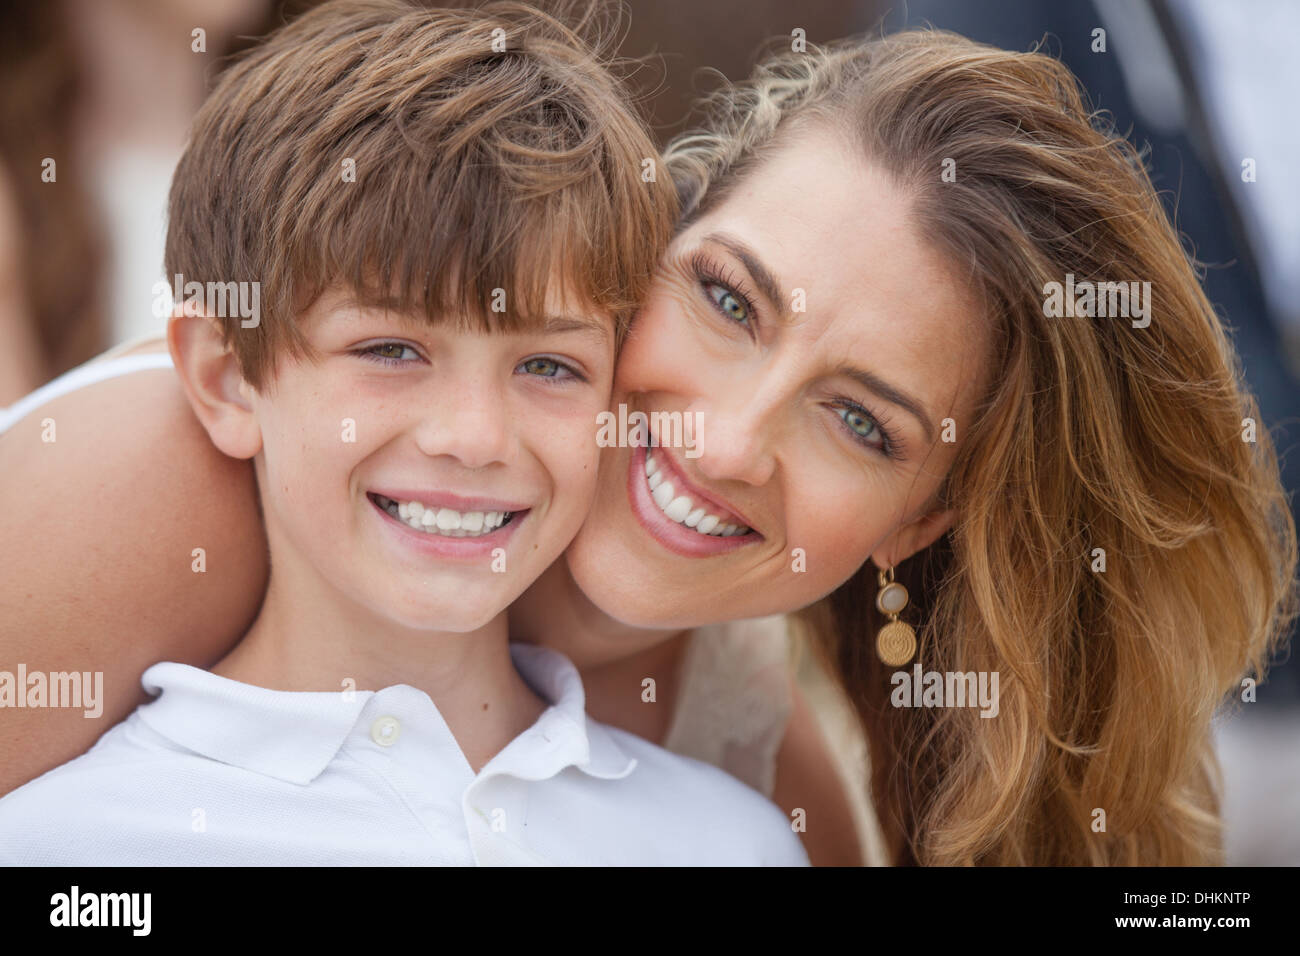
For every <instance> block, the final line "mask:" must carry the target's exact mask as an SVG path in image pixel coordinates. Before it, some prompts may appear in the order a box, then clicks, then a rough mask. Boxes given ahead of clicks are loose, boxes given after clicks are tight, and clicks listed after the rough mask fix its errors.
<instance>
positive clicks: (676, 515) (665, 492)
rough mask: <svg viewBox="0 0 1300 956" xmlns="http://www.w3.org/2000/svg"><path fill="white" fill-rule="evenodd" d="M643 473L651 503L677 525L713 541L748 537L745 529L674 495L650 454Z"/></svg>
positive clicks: (671, 487) (674, 490) (647, 453)
mask: <svg viewBox="0 0 1300 956" xmlns="http://www.w3.org/2000/svg"><path fill="white" fill-rule="evenodd" d="M645 473H646V475H647V477H646V485H648V486H649V488H650V497H651V498H653V499H654V503H655V504H656V505H658V506H659V510H660V511H662V512H663V513H664V514H665V515H667V516H668V517H669V518H671V519H672V520H673V521H676V522H677V523H678V524H680V525H683V526H685V527H687V528H692V529H694V530H695V531H696V532H698V533H699V534H704V535H712V536H713V537H715V538H722V537H732V536H735V535H741V534H749V528H747V527H745V526H744V525H738V524H732V523H727V522H725V521H723V520H722V519H721V518H720V517H718V516H717V515H711V514H709V513H708V512H707V511H705V510H704V509H703V508H697V507H695V502H694V500H692V499H691V498H690V497H689V496H687V495H679V494H677V489H675V488H674V487H673V483H672V482H671V481H669V480H667V479H666V478H664V475H663V472H661V471H660V470H659V463H658V462H657V461H655V459H654V456H653V455H652V454H650V452H649V450H647V451H646V456H645Z"/></svg>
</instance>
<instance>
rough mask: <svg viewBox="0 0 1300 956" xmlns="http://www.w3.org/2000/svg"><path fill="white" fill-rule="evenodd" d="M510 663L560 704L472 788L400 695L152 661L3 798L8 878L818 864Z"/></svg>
mask: <svg viewBox="0 0 1300 956" xmlns="http://www.w3.org/2000/svg"><path fill="white" fill-rule="evenodd" d="M510 650H511V656H512V658H513V659H514V663H515V667H516V668H517V669H518V670H519V672H520V674H521V675H522V676H523V678H524V679H525V680H526V681H527V682H528V683H529V685H530V686H532V688H533V689H534V690H535V691H536V692H537V693H538V694H539V695H540V696H541V697H543V698H544V699H546V700H547V701H549V702H550V703H551V706H550V707H549V708H548V709H547V710H546V711H545V712H544V713H543V714H542V715H541V717H540V718H538V720H537V722H536V723H535V724H533V726H532V727H530V728H529V729H528V730H526V731H524V732H523V733H522V734H520V735H519V736H518V737H516V738H515V739H514V740H513V741H511V742H510V743H509V744H508V745H507V746H506V747H505V749H503V750H502V751H501V752H500V753H498V754H497V755H496V756H495V757H493V758H492V760H490V761H489V762H488V763H487V764H486V765H485V766H484V767H483V769H482V770H480V771H479V773H478V774H475V773H474V772H473V771H472V770H471V768H470V766H469V764H468V763H467V762H466V760H465V757H464V755H463V754H462V752H461V750H460V747H459V746H458V745H457V743H456V740H455V738H454V737H453V736H452V735H451V731H450V730H449V729H448V727H447V724H446V723H445V722H444V721H443V719H442V716H441V715H440V714H439V713H438V709H437V707H435V706H434V703H433V701H432V699H430V697H429V695H428V694H426V693H424V692H423V691H421V690H417V689H416V688H414V687H411V686H408V685H406V684H398V685H395V686H392V687H386V688H384V689H383V690H380V691H356V692H354V693H352V694H351V695H348V694H344V693H342V692H337V693H332V692H328V691H321V692H291V691H278V690H269V689H267V688H263V687H256V686H253V685H251V684H244V683H240V682H239V681H234V680H230V679H228V678H225V677H220V676H218V675H216V674H212V673H209V672H208V671H204V670H200V669H198V668H196V667H190V666H188V665H186V664H176V663H162V664H155V665H154V666H153V667H150V668H149V669H148V670H147V671H145V673H144V676H143V678H142V683H143V684H144V687H145V690H146V691H148V692H150V693H156V694H159V695H160V696H158V697H157V699H156V700H153V701H151V702H149V703H147V704H144V705H142V706H141V707H139V708H137V709H136V711H135V712H134V713H133V714H131V716H130V717H128V718H127V719H126V720H124V721H123V722H122V723H120V724H118V725H117V726H115V727H113V728H112V729H110V730H109V731H108V732H107V733H105V734H104V736H103V737H101V738H100V739H99V741H98V743H96V744H95V746H94V747H92V748H91V749H90V750H89V751H88V752H87V753H85V754H84V755H82V756H81V757H78V758H76V759H75V760H72V761H69V762H68V763H66V764H63V765H62V766H60V767H56V768H55V769H53V770H51V771H50V772H49V773H47V774H45V775H43V776H41V777H39V778H37V779H36V780H33V781H32V782H31V783H29V784H27V785H26V786H23V787H20V788H18V789H17V790H15V791H13V792H12V793H10V794H9V795H8V796H6V797H4V798H3V799H0V864H5V865H35V866H186V865H216V866H223V865H251V866H262V865H269V866H277V865H322V866H342V865H438V864H445V865H466V866H472V865H475V864H478V865H483V866H486V865H519V864H522V865H530V864H558V865H631V864H646V865H741V866H745V865H778V866H780V865H793V866H806V865H808V857H807V855H806V854H805V853H804V850H803V847H802V845H801V844H800V841H799V838H798V836H796V835H795V833H794V832H793V831H792V829H791V826H790V822H789V820H788V818H787V817H786V816H785V814H784V813H782V811H781V810H780V809H778V808H777V807H776V806H775V805H774V804H772V803H771V802H769V801H768V800H767V799H766V798H764V797H763V796H762V795H761V794H759V793H758V792H756V791H754V790H752V789H751V788H749V787H747V786H745V785H744V784H742V783H740V782H739V781H737V780H735V779H734V778H732V777H730V776H728V775H727V774H725V773H723V772H722V771H721V770H718V769H717V768H716V767H712V766H710V765H708V764H705V763H701V762H699V761H696V760H692V759H690V758H687V757H681V756H678V755H676V754H672V753H669V752H668V751H666V750H664V749H662V748H661V747H657V746H655V745H654V744H651V743H649V742H648V741H646V740H643V739H641V738H640V737H637V736H634V735H633V734H630V733H627V732H625V731H622V730H618V729H617V728H614V727H609V726H606V725H604V724H601V723H598V722H597V721H595V720H592V719H591V718H590V717H588V716H587V714H586V712H585V701H584V693H583V688H582V679H581V677H580V676H579V675H578V671H577V669H576V668H575V667H574V666H573V664H572V663H570V662H569V660H568V659H567V658H566V657H564V656H563V655H561V654H558V653H557V652H555V651H551V650H547V649H544V648H540V647H533V646H529V645H524V644H511V645H510ZM646 706H653V705H650V704H647V705H646Z"/></svg>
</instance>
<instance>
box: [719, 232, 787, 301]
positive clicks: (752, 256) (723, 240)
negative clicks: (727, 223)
mask: <svg viewBox="0 0 1300 956" xmlns="http://www.w3.org/2000/svg"><path fill="white" fill-rule="evenodd" d="M704 241H705V242H716V243H717V244H718V245H720V246H722V248H724V249H726V250H727V251H728V252H730V253H731V254H732V255H733V256H735V257H736V258H737V259H739V260H740V261H741V262H742V263H744V265H745V268H746V269H747V270H749V274H750V275H751V276H753V278H754V282H755V283H756V284H757V285H758V290H759V291H760V292H762V293H763V295H764V296H766V297H767V300H768V301H769V302H771V303H772V306H773V308H775V309H776V311H777V312H778V313H779V314H781V315H785V314H786V309H785V303H786V302H787V301H788V300H787V299H786V296H785V294H784V293H783V292H782V291H781V281H780V280H779V279H778V278H777V277H776V276H775V275H774V274H773V273H772V271H771V270H770V269H768V267H767V266H765V265H763V260H761V259H760V258H758V253H756V252H755V251H754V250H753V249H751V248H750V247H749V246H747V245H745V244H744V243H743V242H741V241H740V240H739V239H737V238H736V237H735V236H730V235H727V234H726V233H721V232H711V233H709V234H708V235H707V236H705V237H704Z"/></svg>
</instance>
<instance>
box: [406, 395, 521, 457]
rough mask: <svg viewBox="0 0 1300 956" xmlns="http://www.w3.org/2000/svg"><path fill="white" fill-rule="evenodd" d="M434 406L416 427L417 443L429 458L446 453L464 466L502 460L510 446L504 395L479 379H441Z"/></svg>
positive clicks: (506, 455)
mask: <svg viewBox="0 0 1300 956" xmlns="http://www.w3.org/2000/svg"><path fill="white" fill-rule="evenodd" d="M438 392H439V394H438V396H437V397H436V400H435V401H434V402H433V404H432V408H433V410H432V411H431V412H430V413H429V414H427V415H425V416H424V417H423V419H422V421H421V422H420V424H419V426H418V427H417V430H416V439H415V440H416V445H417V446H418V447H419V449H420V450H421V451H422V452H424V454H426V455H428V456H429V457H431V458H435V457H437V456H439V455H448V456H450V457H452V458H455V459H456V460H457V461H458V462H459V463H460V464H461V465H463V466H464V467H466V468H484V467H486V466H488V465H491V464H495V463H499V462H504V461H505V460H506V458H507V457H508V454H509V449H510V423H509V420H508V419H509V416H508V415H507V412H506V407H505V396H504V395H502V394H501V393H500V391H499V390H497V389H494V388H491V387H485V386H484V385H483V384H482V383H476V382H472V381H466V380H463V379H462V380H457V381H455V382H449V381H443V382H442V383H441V384H440V387H439V388H438Z"/></svg>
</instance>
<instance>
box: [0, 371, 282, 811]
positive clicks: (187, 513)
mask: <svg viewBox="0 0 1300 956" xmlns="http://www.w3.org/2000/svg"><path fill="white" fill-rule="evenodd" d="M51 419H52V420H53V422H54V429H55V430H54V438H55V440H54V441H52V442H50V441H43V440H42V436H43V434H44V435H45V436H46V437H48V436H49V431H48V429H47V428H46V426H45V425H43V424H42V422H44V421H46V420H51ZM0 501H3V503H4V504H3V508H2V509H0V541H3V542H4V544H3V546H2V547H0V609H3V610H2V611H0V672H3V671H8V672H9V673H11V674H14V675H15V680H16V674H17V670H18V667H19V665H20V664H22V665H25V669H26V671H27V673H28V674H29V675H30V674H33V673H36V672H43V673H46V674H48V673H50V672H57V671H81V672H91V674H92V675H93V674H94V673H96V672H101V673H102V675H103V677H102V700H99V701H97V702H95V704H94V706H93V707H89V708H88V707H77V708H56V707H44V708H11V707H8V706H6V707H5V708H4V709H3V710H0V727H2V728H3V732H0V794H3V793H7V792H8V791H10V790H12V789H14V788H15V787H17V786H19V785H21V784H23V783H26V782H27V781H29V780H31V779H33V778H35V777H37V776H39V775H40V774H42V773H44V772H46V771H47V770H50V769H51V768H53V767H55V766H57V765H59V764H61V763H64V762H65V761H67V760H70V759H71V758H72V757H75V756H76V755H78V754H80V753H82V752H83V751H85V750H86V749H87V748H88V747H89V746H90V745H91V744H93V743H94V742H95V741H96V740H97V739H98V738H99V737H100V735H102V734H103V733H104V732H105V731H106V730H108V729H109V728H110V727H111V726H113V724H115V723H117V722H118V721H120V720H122V719H123V718H124V717H126V716H127V714H129V713H130V711H131V710H132V708H134V707H135V706H136V705H137V704H138V703H140V702H142V701H144V700H146V699H147V697H146V695H145V694H144V693H143V691H142V690H141V688H140V675H141V674H142V673H143V672H144V671H145V670H146V669H147V668H148V667H149V666H150V665H151V664H154V663H156V662H158V661H161V660H172V661H179V662H182V663H187V664H193V665H195V666H199V667H206V666H210V665H211V664H213V663H214V662H215V661H217V660H218V659H220V658H221V657H222V656H223V655H224V654H225V653H226V652H227V651H228V650H229V649H230V648H231V647H233V646H234V644H235V643H236V642H237V641H238V640H239V638H240V637H241V636H242V635H243V633H244V631H245V630H246V629H247V628H248V626H249V625H250V624H251V622H252V620H253V617H254V615H255V614H256V613H257V609H258V607H259V605H260V604H261V601H262V596H263V593H264V591H265V589H266V579H267V571H268V565H267V550H266V537H265V532H264V530H263V528H262V523H261V517H260V515H259V513H258V505H257V493H256V487H255V482H254V478H253V472H252V468H251V467H250V464H249V463H248V462H245V461H237V460H235V459H233V458H228V457H226V456H225V455H223V454H221V453H220V452H219V451H218V450H217V449H216V448H215V447H213V445H212V443H211V441H209V439H208V436H207V433H206V432H205V431H204V430H203V428H202V427H201V426H200V425H199V422H198V420H197V419H196V418H195V417H194V415H193V413H192V412H191V411H190V406H189V403H188V402H187V401H186V399H185V395H184V393H183V392H182V390H181V386H180V383H179V381H178V380H177V378H176V375H175V373H174V372H172V371H171V370H170V369H157V370H151V371H143V372H135V373H132V374H128V375H123V376H121V377H118V378H111V379H107V380H105V381H102V382H99V383H96V384H94V385H89V386H86V387H85V388H82V389H79V390H77V391H74V392H70V393H68V394H66V395H63V396H60V397H58V398H56V399H54V400H52V401H51V402H49V403H48V404H46V405H44V406H42V407H41V408H39V409H36V410H35V411H33V412H32V413H31V414H29V415H28V416H27V417H26V418H24V419H23V420H22V421H19V422H17V423H16V424H15V425H14V426H13V427H12V428H10V429H9V431H7V432H6V433H4V434H3V435H0ZM199 548H201V549H203V551H202V566H203V570H201V571H200V570H196V568H198V567H199V564H198V562H199V558H198V557H197V556H196V555H195V550H196V549H199ZM0 679H3V677H2V675H0ZM92 686H93V684H92ZM17 690H18V691H19V692H20V693H21V692H22V691H23V688H17ZM86 709H92V710H94V709H101V712H100V713H99V715H98V716H97V717H86V716H84V711H85V710H86Z"/></svg>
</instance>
